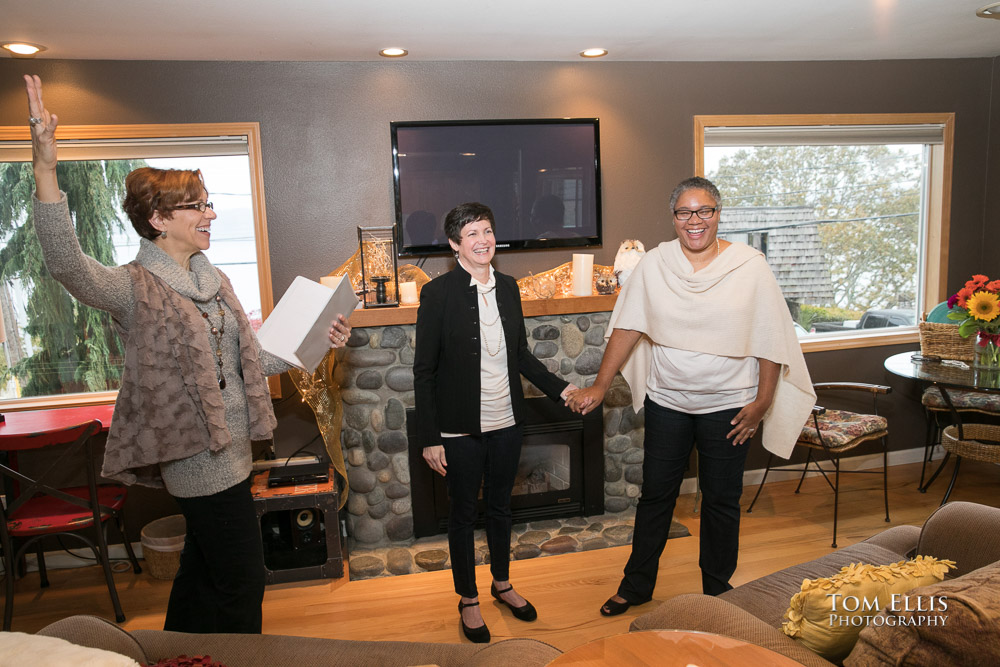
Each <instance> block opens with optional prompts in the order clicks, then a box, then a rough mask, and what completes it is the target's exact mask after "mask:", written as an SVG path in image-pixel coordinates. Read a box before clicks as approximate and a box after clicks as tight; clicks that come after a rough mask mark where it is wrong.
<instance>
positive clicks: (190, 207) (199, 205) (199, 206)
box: [170, 201, 215, 213]
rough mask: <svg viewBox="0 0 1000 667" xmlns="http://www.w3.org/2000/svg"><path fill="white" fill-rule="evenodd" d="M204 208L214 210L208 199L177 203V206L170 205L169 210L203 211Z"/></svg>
mask: <svg viewBox="0 0 1000 667" xmlns="http://www.w3.org/2000/svg"><path fill="white" fill-rule="evenodd" d="M206 208H210V209H212V210H213V211H214V210H215V206H214V205H213V204H212V202H210V201H196V202H195V203H193V204H178V205H177V206H171V207H170V210H171V211H200V212H202V213H204V212H205V209H206Z"/></svg>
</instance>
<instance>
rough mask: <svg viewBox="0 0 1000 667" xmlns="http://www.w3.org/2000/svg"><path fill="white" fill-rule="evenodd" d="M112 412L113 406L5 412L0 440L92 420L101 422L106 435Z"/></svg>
mask: <svg viewBox="0 0 1000 667" xmlns="http://www.w3.org/2000/svg"><path fill="white" fill-rule="evenodd" d="M114 410H115V406H113V405H84V406H81V407H76V408H53V409H51V410H25V411H24V412H5V413H4V415H3V416H4V421H3V422H0V438H3V437H4V436H22V435H31V434H32V433H38V432H40V431H46V430H51V429H57V428H66V427H68V426H76V425H77V424H82V423H84V422H88V421H91V420H93V419H96V420H98V421H99V422H101V430H102V431H104V432H105V433H107V431H108V429H109V428H111V414H112V413H113V412H114Z"/></svg>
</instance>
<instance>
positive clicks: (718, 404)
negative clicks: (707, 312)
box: [646, 345, 760, 415]
mask: <svg viewBox="0 0 1000 667" xmlns="http://www.w3.org/2000/svg"><path fill="white" fill-rule="evenodd" d="M759 373H760V364H759V362H758V361H757V359H756V357H721V356H718V355H715V354H705V353H703V352H691V351H689V350H679V349H677V348H673V347H666V346H663V345H653V361H652V363H651V364H650V366H649V376H648V378H647V380H646V393H647V395H648V396H649V398H650V400H652V401H653V402H654V403H656V404H657V405H662V406H663V407H665V408H670V409H671V410H677V411H679V412H686V413H688V414H695V415H697V414H705V413H708V412H717V411H719V410H728V409H730V408H742V407H743V406H745V405H747V404H748V403H751V402H753V400H754V399H755V398H757V382H758V378H759Z"/></svg>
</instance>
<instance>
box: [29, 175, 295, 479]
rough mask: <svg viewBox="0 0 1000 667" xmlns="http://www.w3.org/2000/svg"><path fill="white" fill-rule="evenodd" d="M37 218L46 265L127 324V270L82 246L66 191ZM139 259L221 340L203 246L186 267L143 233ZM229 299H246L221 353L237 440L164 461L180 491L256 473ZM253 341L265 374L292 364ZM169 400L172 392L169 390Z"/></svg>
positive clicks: (215, 277)
mask: <svg viewBox="0 0 1000 667" xmlns="http://www.w3.org/2000/svg"><path fill="white" fill-rule="evenodd" d="M34 221H35V232H36V233H37V235H38V242H39V243H40V244H41V246H42V254H43V255H44V257H45V265H46V267H47V268H48V270H49V273H50V274H52V277H53V278H55V279H56V280H58V281H59V282H60V283H62V285H63V286H64V287H65V288H66V290H67V291H68V292H69V293H70V294H72V295H73V296H74V297H75V298H76V299H77V300H79V301H80V302H82V303H85V304H87V305H88V306H93V307H94V308H100V309H101V310H106V311H108V312H109V313H110V314H111V316H112V317H113V318H114V320H115V322H117V323H118V324H119V325H120V326H121V327H122V328H123V329H125V330H126V331H127V330H128V328H129V327H130V326H131V324H132V312H133V309H134V308H135V302H134V300H133V297H132V281H131V278H130V277H129V274H128V270H127V269H126V268H125V267H123V266H116V267H107V266H104V265H103V264H101V263H100V262H98V261H97V260H95V259H93V258H91V257H88V256H87V255H85V254H84V253H83V251H82V250H81V248H80V243H79V241H78V240H77V238H76V233H75V231H74V229H73V222H72V220H71V219H70V215H69V208H68V206H67V204H66V195H65V194H63V197H62V200H61V201H59V202H57V203H42V202H39V201H38V200H37V199H34ZM136 261H137V262H138V263H139V264H141V265H142V266H143V267H144V268H145V269H147V270H148V271H149V272H150V273H152V274H153V275H155V276H157V277H159V278H160V279H162V280H163V281H164V282H165V283H167V284H168V285H169V286H170V287H172V288H173V289H175V290H177V291H178V292H179V293H181V294H182V295H184V296H187V297H189V298H190V299H191V300H192V301H193V302H194V303H195V305H196V306H197V307H198V309H199V310H201V311H202V312H204V313H208V318H207V319H206V320H205V328H204V330H202V331H199V332H194V333H193V334H192V335H202V336H208V337H209V340H210V341H211V342H212V347H215V341H214V339H212V335H211V332H210V329H211V328H212V326H219V321H218V320H219V316H218V314H217V310H218V309H217V308H216V303H215V294H216V293H217V292H218V290H219V281H220V278H219V274H218V272H217V270H216V269H215V267H213V266H212V265H211V263H210V262H209V261H208V258H206V257H205V256H204V255H203V254H201V253H198V254H197V255H194V256H193V257H192V258H191V270H190V271H186V270H184V268H183V267H182V266H180V265H179V264H178V263H177V262H176V261H174V259H173V258H172V257H170V256H169V255H167V254H166V253H165V252H163V250H161V249H160V248H159V246H157V245H156V244H155V243H153V242H152V241H149V240H147V239H140V241H139V252H138V254H137V255H136ZM230 306H233V307H238V308H240V307H241V306H240V305H239V304H238V303H236V304H224V309H225V311H226V316H225V318H226V327H225V334H224V336H223V339H222V359H223V371H224V375H225V378H226V388H225V389H223V390H222V399H223V401H224V403H225V409H226V424H227V426H228V427H229V432H230V435H231V436H232V438H233V444H232V445H230V446H229V447H226V448H225V449H223V450H221V451H219V452H215V453H213V452H210V451H209V450H207V449H206V450H205V451H203V452H200V453H198V454H195V455H194V456H191V457H189V458H186V459H182V460H179V461H171V462H170V463H163V464H161V465H160V474H161V475H162V476H163V482H164V484H165V485H166V487H167V491H168V492H170V494H171V495H174V496H178V497H181V498H190V497H194V496H206V495H211V494H213V493H218V492H219V491H224V490H226V489H228V488H229V487H231V486H233V485H234V484H237V483H239V482H241V481H243V480H244V479H246V477H247V475H249V474H250V468H251V463H252V461H251V452H250V420H249V416H248V411H247V403H246V395H245V393H244V389H243V373H242V369H241V368H240V353H239V328H238V327H237V326H236V318H235V315H234V314H233V311H232V310H231V309H230ZM254 343H255V344H256V345H257V350H258V354H259V356H260V361H261V366H262V367H263V369H264V373H265V374H267V375H274V374H276V373H281V372H284V371H286V370H288V369H289V365H288V364H287V363H285V362H284V361H282V360H280V359H278V358H277V357H275V356H273V355H271V354H269V353H267V352H263V351H261V349H260V344H259V343H257V340H256V337H255V338H254ZM164 400H170V399H169V397H164Z"/></svg>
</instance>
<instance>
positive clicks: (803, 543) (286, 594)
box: [12, 461, 1000, 651]
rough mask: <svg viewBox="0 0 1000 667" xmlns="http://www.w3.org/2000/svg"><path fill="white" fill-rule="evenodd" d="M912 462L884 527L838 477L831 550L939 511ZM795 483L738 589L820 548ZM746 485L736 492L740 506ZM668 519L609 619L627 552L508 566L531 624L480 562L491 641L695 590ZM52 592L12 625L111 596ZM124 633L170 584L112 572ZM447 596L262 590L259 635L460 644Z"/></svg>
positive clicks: (979, 483)
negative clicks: (657, 558) (650, 557)
mask: <svg viewBox="0 0 1000 667" xmlns="http://www.w3.org/2000/svg"><path fill="white" fill-rule="evenodd" d="M963 463H964V464H963V466H962V474H961V476H960V477H959V481H958V484H957V487H956V489H955V491H954V493H953V494H952V498H951V499H952V500H968V501H973V502H980V503H984V504H988V505H994V506H1000V467H997V466H993V465H990V464H984V463H977V462H972V461H968V462H963ZM919 477H920V464H906V465H901V466H894V467H892V468H890V474H889V507H890V511H891V517H892V522H891V524H886V523H885V522H884V514H883V510H882V490H881V483H880V482H881V477H880V476H873V475H853V476H846V477H845V478H844V479H842V488H841V508H840V513H841V514H840V529H839V539H838V543H839V546H841V547H844V546H847V545H849V544H853V543H855V542H858V541H860V540H862V539H864V538H866V537H868V536H870V535H873V534H875V533H877V532H879V531H881V530H883V529H885V528H886V527H887V525H893V526H895V525H902V524H918V525H919V524H920V523H922V522H923V520H924V519H925V518H926V517H927V516H928V515H929V514H930V513H931V512H932V511H933V510H934V509H935V508H936V507H937V506H938V504H939V503H940V501H941V497H942V495H943V494H944V490H945V488H946V486H947V481H948V479H947V478H948V477H950V464H949V469H948V471H947V474H946V475H944V476H943V477H945V479H939V480H938V481H937V482H935V485H934V486H933V487H932V488H931V490H930V492H928V493H927V494H921V493H918V492H917V488H916V487H917V482H918V479H919ZM795 484H796V483H795V482H794V481H785V482H774V483H768V484H767V485H766V487H765V489H764V492H763V494H762V495H761V498H760V500H759V501H758V503H757V506H756V507H755V508H754V512H753V514H746V513H744V514H743V522H742V528H741V549H740V565H739V569H737V571H736V575H735V576H734V578H733V584H734V585H739V584H741V583H744V582H746V581H750V580H752V579H755V578H757V577H759V576H762V575H765V574H768V573H770V572H773V571H775V570H778V569H781V568H783V567H786V566H788V565H792V564H795V563H799V562H802V561H805V560H808V559H812V558H816V557H818V556H821V555H823V554H825V553H828V552H829V551H831V548H830V539H831V525H832V524H831V522H832V516H833V493H832V492H831V491H829V490H828V489H827V487H826V485H825V484H824V482H823V481H822V479H821V478H810V479H807V480H806V483H805V485H804V488H803V490H802V492H801V493H800V494H799V495H794V494H793V491H794V489H795ZM756 489H757V487H756V486H753V487H747V488H746V489H745V491H744V496H743V506H744V508H745V507H746V505H747V504H749V502H750V499H751V498H752V497H753V493H754V492H755V491H756ZM676 517H677V519H678V520H680V521H681V523H684V524H685V525H686V526H688V527H689V528H690V530H691V533H692V536H691V537H685V538H681V539H677V540H672V541H670V542H669V543H668V544H667V548H666V550H665V551H664V555H663V558H662V560H661V562H660V573H659V579H658V585H657V589H656V596H655V600H654V601H653V602H650V603H648V604H646V605H643V606H640V607H633V608H632V609H631V610H629V612H627V613H625V614H623V615H622V616H617V617H615V618H610V619H609V618H604V617H602V616H600V615H599V614H598V608H599V607H600V605H601V604H602V603H603V602H604V600H605V599H606V598H607V597H609V596H610V595H611V594H613V593H614V592H615V589H616V587H617V585H618V581H619V578H620V576H621V570H622V567H623V566H624V564H625V561H626V560H627V558H628V554H629V548H628V547H617V548H611V549H602V550H598V551H589V552H584V553H573V554H564V555H560V556H549V557H545V558H536V559H532V560H525V561H517V562H514V563H512V564H511V579H512V581H513V582H514V583H515V585H516V586H517V589H518V591H520V592H521V593H522V594H523V595H524V596H525V597H526V598H528V599H529V600H531V601H532V602H533V603H534V604H535V606H536V607H537V608H538V611H539V618H538V620H537V621H536V622H534V623H522V622H520V621H517V620H515V619H514V618H513V617H512V616H511V615H510V612H509V611H506V610H501V608H500V607H499V606H498V605H497V604H496V603H495V602H494V601H493V600H492V598H490V597H489V582H490V578H489V570H488V566H484V567H481V568H479V571H478V575H479V586H480V590H481V591H482V595H481V597H480V600H481V601H482V603H483V615H484V617H485V618H486V622H487V624H488V625H489V627H490V631H491V632H492V634H493V637H494V638H495V639H505V638H509V637H533V638H536V639H539V640H541V641H544V642H548V643H549V644H552V645H554V646H556V647H558V648H560V649H562V650H564V651H565V650H568V649H571V648H573V647H575V646H578V645H580V644H584V643H586V642H589V641H591V640H593V639H597V638H599V637H603V636H607V635H612V634H617V633H621V632H625V631H627V629H628V624H629V622H630V621H631V619H632V618H633V617H635V616H637V615H638V614H641V613H643V612H645V611H648V610H650V609H652V608H653V607H654V605H655V604H657V602H656V600H664V599H668V598H670V597H673V596H675V595H678V594H681V593H698V592H700V589H701V584H700V581H701V579H700V573H699V570H698V564H697V563H698V537H697V536H698V533H699V525H698V515H697V514H695V513H693V496H692V495H687V496H682V497H681V498H680V499H679V501H678V507H677V513H676ZM50 580H51V587H50V588H48V589H46V590H44V591H42V590H40V589H39V588H38V576H37V574H29V575H28V576H27V577H25V578H24V579H21V580H19V581H18V582H17V592H16V595H15V607H14V622H13V628H12V629H13V630H15V631H21V632H33V631H35V630H38V629H39V628H41V627H43V626H45V625H46V624H48V623H50V622H52V621H55V620H57V619H59V618H62V617H65V616H69V615H72V614H95V615H99V616H104V617H107V618H110V617H111V616H112V611H111V603H110V601H109V599H108V594H107V589H106V588H105V587H104V583H103V578H102V576H101V574H100V571H99V569H98V568H96V567H90V568H85V569H75V570H60V571H54V572H50ZM116 582H117V585H118V591H119V594H120V595H121V598H122V606H123V607H124V609H125V614H126V615H127V616H128V620H127V621H126V622H125V623H124V627H125V628H127V629H136V628H154V629H159V628H162V625H163V615H164V610H165V608H166V603H167V596H168V594H169V589H170V582H165V581H159V580H155V579H152V578H151V577H149V576H148V575H146V574H141V575H134V574H132V572H131V570H129V571H128V572H125V573H120V574H117V575H116ZM457 601H458V598H457V596H456V595H455V594H454V593H452V585H451V573H450V572H449V571H442V572H426V573H420V574H411V575H406V576H399V577H385V578H381V579H370V580H365V581H353V582H352V581H346V580H323V581H317V582H307V583H295V584H283V585H278V586H273V587H269V588H268V590H267V593H266V595H265V598H264V632H266V633H269V634H283V635H298V636H308V637H330V638H339V639H371V640H375V639H389V640H418V641H434V642H460V641H464V639H463V637H462V635H461V630H460V629H459V625H458V612H457V609H456V605H457Z"/></svg>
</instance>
